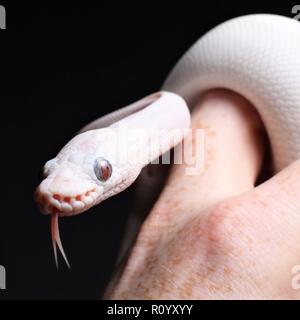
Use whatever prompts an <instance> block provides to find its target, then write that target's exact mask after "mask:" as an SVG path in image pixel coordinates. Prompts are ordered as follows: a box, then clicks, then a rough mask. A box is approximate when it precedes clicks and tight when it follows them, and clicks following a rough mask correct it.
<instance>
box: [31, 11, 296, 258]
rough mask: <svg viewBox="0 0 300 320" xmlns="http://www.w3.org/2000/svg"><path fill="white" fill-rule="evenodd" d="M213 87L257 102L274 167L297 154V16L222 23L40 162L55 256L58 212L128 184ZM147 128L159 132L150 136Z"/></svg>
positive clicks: (40, 196) (42, 201)
mask: <svg viewBox="0 0 300 320" xmlns="http://www.w3.org/2000/svg"><path fill="white" fill-rule="evenodd" d="M213 88H226V89H230V90H233V91H235V92H237V93H239V94H240V95H242V96H244V97H245V98H246V99H247V100H249V101H250V102H251V103H252V104H253V105H254V106H255V108H256V109H257V111H258V112H259V114H260V116H261V118H262V120H263V122H264V125H265V128H266V130H267V133H268V136H269V139H270V143H271V149H272V157H273V161H274V167H275V170H276V171H278V170H281V169H282V168H283V167H285V166H286V165H288V164H290V163H291V162H293V161H294V160H296V159H298V158H300V132H299V128H300V23H299V22H298V21H296V20H292V19H290V18H286V17H281V16H276V15H268V14H261V15H259V14H257V15H249V16H244V17H239V18H235V19H232V20H230V21H227V22H225V23H222V24H220V25H219V26H217V27H215V28H214V29H212V30H211V31H209V32H208V33H207V34H205V35H204V36H203V37H202V38H201V39H200V40H198V41H197V42H196V43H195V44H194V45H193V46H192V48H191V49H190V50H188V52H187V53H186V54H185V55H184V56H183V57H182V58H181V60H180V61H179V62H178V63H177V65H176V66H175V68H174V69H173V71H172V72H171V73H170V75H169V76H168V78H167V80H166V82H165V84H164V85H163V91H161V92H158V93H155V94H153V95H151V96H148V97H146V98H144V99H142V100H140V101H138V102H136V103H134V104H132V105H129V106H127V107H125V108H122V109H119V110H117V111H115V112H113V113H111V114H109V115H106V116H104V117H101V118H100V119H98V120H96V121H94V122H92V123H91V124H89V125H87V126H86V127H85V128H84V129H83V130H82V131H84V132H83V133H80V134H78V135H76V136H75V137H74V138H73V139H72V140H71V141H70V142H69V143H68V144H67V145H66V146H65V147H64V148H63V149H62V150H61V151H60V152H59V153H58V155H57V156H56V157H55V158H54V159H52V160H50V161H48V162H47V163H46V164H45V167H44V173H45V179H44V180H43V181H42V182H41V184H40V185H39V187H38V188H37V191H36V199H37V202H38V203H39V205H40V208H41V211H42V212H44V213H47V214H52V239H53V245H54V250H55V258H56V262H57V254H56V244H57V245H58V247H59V249H60V250H61V253H62V254H63V256H64V258H65V260H66V262H67V259H66V256H65V254H64V251H63V248H62V245H61V241H60V237H59V232H58V219H57V217H58V216H71V215H75V214H78V213H81V212H83V211H86V210H87V209H89V208H90V207H92V206H94V205H96V204H98V203H99V202H101V201H103V200H104V199H107V198H108V197H111V196H113V195H115V194H117V193H119V192H121V191H123V190H124V189H126V188H127V187H128V186H129V185H130V184H132V183H133V182H134V181H135V179H136V178H137V177H138V175H139V174H140V172H141V170H142V168H143V166H144V165H145V164H146V162H149V161H151V160H153V159H155V158H157V157H158V156H159V155H160V154H161V153H163V152H165V151H167V150H168V149H169V148H170V147H173V146H174V145H176V144H177V143H179V142H180V141H181V140H182V139H183V138H184V136H183V135H182V136H180V135H179V136H175V137H174V135H173V134H172V133H171V132H172V129H176V128H177V129H187V128H189V126H190V110H191V109H192V107H193V105H194V104H195V102H196V101H197V99H198V98H199V96H200V95H201V94H202V93H203V92H205V91H207V90H209V89H213ZM181 97H182V98H183V99H184V100H183V99H182V98H181ZM187 106H189V108H187ZM120 121H121V122H120ZM120 123H121V124H124V125H126V126H127V128H129V134H128V139H127V140H126V142H124V143H123V144H122V145H121V146H122V147H123V148H125V150H126V151H127V156H126V157H124V156H123V155H122V156H120V144H118V143H115V140H114V139H112V138H111V136H110V130H111V131H115V132H118V130H120V127H119V124H120ZM137 128H143V129H146V132H147V134H146V135H145V136H144V137H142V138H141V139H138V138H140V137H138V135H137V133H136V132H135V133H134V130H133V129H137ZM151 128H154V129H155V130H156V132H163V133H162V134H163V136H162V134H158V135H153V131H151V130H150V129H151ZM108 129H109V130H108ZM148 129H149V130H148ZM162 130H163V131H162ZM151 139H152V140H155V141H159V143H160V145H161V148H160V150H159V151H157V150H154V151H151V152H149V150H148V149H149V148H148V145H149V141H150V140H151ZM170 139H171V140H172V141H173V142H172V145H171V146H170V145H169V144H168V143H167V141H169V140H170ZM146 154H147V155H146ZM136 160H141V161H140V162H137V161H136ZM67 263H68V262H67Z"/></svg>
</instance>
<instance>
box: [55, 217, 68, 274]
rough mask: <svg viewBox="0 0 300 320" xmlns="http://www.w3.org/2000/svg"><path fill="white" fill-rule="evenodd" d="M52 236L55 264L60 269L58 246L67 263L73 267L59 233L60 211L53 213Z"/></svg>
mask: <svg viewBox="0 0 300 320" xmlns="http://www.w3.org/2000/svg"><path fill="white" fill-rule="evenodd" d="M51 236H52V244H53V251H54V258H55V264H56V267H57V269H58V258H57V247H58V249H59V251H60V253H61V255H62V256H63V258H64V260H65V263H66V265H67V266H68V268H69V269H71V266H70V264H69V261H68V258H67V256H66V254H65V251H64V248H63V246H62V243H61V239H60V235H59V228H58V213H57V212H53V213H52V215H51Z"/></svg>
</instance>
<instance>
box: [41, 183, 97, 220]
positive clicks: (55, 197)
mask: <svg viewBox="0 0 300 320" xmlns="http://www.w3.org/2000/svg"><path fill="white" fill-rule="evenodd" d="M99 189H100V188H99V187H98V188H97V187H93V188H91V189H89V190H88V191H86V192H85V193H82V194H77V195H74V196H70V195H62V194H60V193H55V192H54V193H52V192H42V191H41V190H40V188H38V189H37V191H36V194H35V200H36V202H37V204H38V207H39V209H40V211H41V212H42V213H43V214H52V213H53V212H56V213H57V214H58V215H59V216H73V215H77V214H79V213H81V212H83V211H86V210H88V209H89V208H91V207H92V206H94V205H95V204H96V202H97V199H98V196H99V194H100V190H99Z"/></svg>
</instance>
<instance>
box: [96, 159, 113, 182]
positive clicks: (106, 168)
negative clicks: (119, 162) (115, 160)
mask: <svg viewBox="0 0 300 320" xmlns="http://www.w3.org/2000/svg"><path fill="white" fill-rule="evenodd" d="M94 173H95V175H96V177H97V179H98V180H99V181H101V182H105V181H107V180H108V179H109V178H110V177H111V174H112V166H111V164H110V163H109V161H107V160H106V159H104V158H101V157H100V158H97V159H96V160H95V162H94Z"/></svg>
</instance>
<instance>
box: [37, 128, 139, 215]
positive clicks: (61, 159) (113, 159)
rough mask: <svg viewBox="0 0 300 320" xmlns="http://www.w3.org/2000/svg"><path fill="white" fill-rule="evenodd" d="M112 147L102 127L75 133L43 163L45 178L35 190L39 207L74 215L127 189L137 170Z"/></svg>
mask: <svg viewBox="0 0 300 320" xmlns="http://www.w3.org/2000/svg"><path fill="white" fill-rule="evenodd" d="M115 151H116V150H114V147H113V143H111V141H110V140H109V139H107V137H106V134H105V129H103V131H101V130H100V131H99V130H91V131H87V132H85V133H82V134H80V135H78V136H76V137H74V138H73V139H72V140H71V141H70V142H69V143H68V144H67V145H66V146H65V147H64V148H63V149H62V150H61V151H60V153H59V154H58V155H57V156H56V157H55V158H53V159H51V160H49V161H48V162H46V164H45V166H44V170H43V174H44V180H43V181H42V182H41V183H40V185H39V186H38V187H37V189H36V192H35V199H36V202H37V203H38V206H39V208H40V211H41V212H42V213H45V214H52V213H54V212H55V213H58V215H59V216H71V215H76V214H79V213H81V212H84V211H86V210H88V209H89V208H91V207H92V206H94V205H96V204H98V203H100V202H101V201H103V200H105V199H107V198H109V197H111V196H113V195H115V194H117V193H119V192H121V191H123V190H124V189H126V188H127V187H128V186H129V185H130V184H131V183H132V182H133V181H134V180H135V179H136V177H137V176H138V174H139V171H140V170H135V171H133V170H132V168H130V169H129V168H128V166H127V164H126V162H125V161H124V163H122V161H120V159H118V157H117V153H116V152H115ZM128 172H130V176H128V174H127V173H128ZM132 172H135V174H132Z"/></svg>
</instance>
